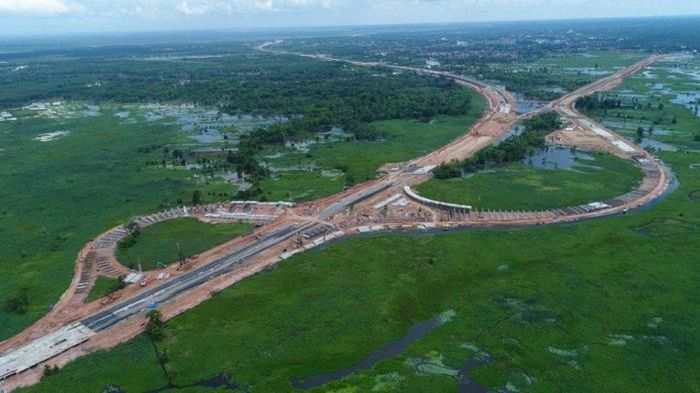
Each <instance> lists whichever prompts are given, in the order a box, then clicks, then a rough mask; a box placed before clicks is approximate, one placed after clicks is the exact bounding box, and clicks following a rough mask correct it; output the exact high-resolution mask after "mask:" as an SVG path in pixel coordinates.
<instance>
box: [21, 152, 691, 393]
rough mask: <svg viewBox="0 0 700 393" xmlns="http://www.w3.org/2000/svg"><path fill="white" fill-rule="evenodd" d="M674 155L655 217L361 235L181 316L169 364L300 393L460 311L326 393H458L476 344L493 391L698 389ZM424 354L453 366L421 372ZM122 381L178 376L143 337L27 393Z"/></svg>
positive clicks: (682, 202)
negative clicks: (673, 186) (295, 382)
mask: <svg viewBox="0 0 700 393" xmlns="http://www.w3.org/2000/svg"><path fill="white" fill-rule="evenodd" d="M662 157H663V159H664V160H665V161H666V162H667V163H668V164H670V165H671V166H672V167H673V168H674V170H675V171H676V174H677V175H678V178H679V180H680V182H681V186H680V188H679V189H678V190H676V191H675V192H674V193H673V194H672V195H670V196H669V197H668V198H667V199H665V200H664V201H662V202H660V203H658V204H657V205H655V206H654V207H653V209H651V210H643V211H635V212H632V213H630V214H628V215H626V216H621V217H611V218H605V219H598V220H591V221H585V222H582V223H577V224H570V225H556V226H545V227H529V228H517V229H499V230H495V229H474V230H469V231H464V232H458V233H452V234H440V235H416V236H409V235H405V236H404V235H400V234H393V235H392V234H387V235H381V236H372V237H363V238H354V239H351V240H348V241H345V242H342V243H337V244H332V245H329V246H327V247H325V248H323V249H318V250H314V251H311V252H307V253H304V254H300V255H298V256H295V257H294V258H292V259H290V260H288V261H286V262H284V263H282V264H281V265H279V266H278V267H277V268H276V269H274V270H273V271H269V272H267V273H265V274H261V275H257V276H255V277H252V278H250V279H247V280H245V281H244V282H242V283H240V284H238V285H236V286H234V287H232V288H230V289H228V290H226V291H224V292H222V293H220V294H218V295H216V296H214V297H213V298H212V299H211V300H209V301H207V302H205V303H204V304H202V305H200V306H199V307H197V308H196V309H194V310H191V311H189V312H187V313H186V314H183V315H181V316H179V317H177V318H175V319H174V320H172V321H170V322H169V323H168V324H167V325H166V328H165V334H166V338H165V340H164V341H163V342H161V343H159V344H158V348H159V351H160V352H161V353H164V354H166V357H165V358H164V359H165V360H164V369H165V370H166V371H167V373H168V374H169V376H170V378H171V380H172V382H173V383H174V384H175V385H177V386H186V385H191V384H193V383H196V382H197V381H201V380H205V379H209V378H212V377H214V376H217V375H219V374H222V373H226V374H229V375H230V379H231V380H232V381H233V382H235V383H236V384H238V385H239V386H240V387H241V389H243V390H246V391H251V392H283V391H291V390H292V388H291V385H290V382H289V379H290V378H292V377H298V378H304V377H307V376H309V375H314V374H318V373H325V372H331V371H334V370H338V369H340V368H342V367H345V366H348V365H350V364H353V363H355V362H357V361H359V360H360V359H362V358H364V357H365V356H367V355H368V354H369V353H371V352H372V351H373V350H374V349H375V348H377V347H379V346H381V345H383V344H384V343H386V342H388V341H391V340H395V339H396V338H398V337H400V336H402V335H403V334H405V332H406V331H407V330H408V328H409V327H410V326H411V325H412V324H413V323H414V322H416V321H424V320H428V319H431V318H433V317H435V316H436V315H438V314H440V313H443V312H445V311H448V310H451V311H452V312H454V317H453V318H451V321H450V322H447V323H445V324H444V325H442V326H440V327H438V328H437V329H436V330H434V331H433V332H431V333H430V334H429V335H428V336H426V337H425V338H423V339H421V340H419V341H417V342H415V343H414V344H413V345H412V346H411V347H409V349H408V350H407V351H406V352H405V353H403V354H401V355H399V356H397V357H396V358H392V359H390V360H387V361H383V362H381V363H379V364H377V365H376V366H375V367H374V368H373V369H372V370H369V371H362V372H358V373H355V374H354V375H353V376H351V377H348V378H346V379H343V380H341V381H337V382H333V383H331V384H329V385H327V386H324V387H322V388H319V389H315V390H312V391H333V392H337V391H344V392H363V391H370V390H372V389H377V390H382V389H385V390H386V389H389V390H397V391H407V392H424V391H450V390H452V391H454V389H455V387H456V381H455V380H454V379H453V378H452V377H450V376H446V375H439V374H438V372H445V370H447V371H448V372H449V371H450V370H454V369H456V368H458V367H459V366H460V364H462V363H464V362H465V361H466V360H468V359H469V358H470V357H472V356H474V353H475V350H477V349H478V350H481V351H486V352H488V353H489V354H491V355H492V357H493V359H494V360H493V361H492V362H491V363H490V364H488V365H486V366H483V367H479V368H477V369H475V370H473V375H474V378H475V379H476V380H477V381H478V382H479V383H481V384H483V385H485V386H487V387H489V388H494V389H497V388H500V389H504V388H505V387H506V384H508V383H509V382H510V383H511V385H512V384H519V385H520V388H523V387H524V386H525V385H527V381H528V379H529V381H530V383H532V386H531V387H529V388H526V389H524V390H523V391H532V392H561V391H577V392H601V391H614V392H639V391H654V392H678V391H698V390H700V379H699V378H698V375H697V370H696V365H697V364H698V362H700V340H699V339H698V334H697V333H698V332H697V326H698V321H699V319H700V310H699V309H698V307H697V306H696V304H697V301H698V297H699V296H700V292H699V290H698V286H697V282H698V280H699V279H700V265H698V260H697V255H699V254H700V238H699V237H698V236H700V204H698V202H697V200H694V199H691V198H689V195H690V194H692V193H693V192H696V191H697V190H700V176H699V172H698V171H700V167H695V169H693V168H691V164H694V163H700V154H694V153H688V154H680V153H666V154H663V155H662ZM505 191H507V190H505V189H504V192H505ZM224 310H225V311H224ZM417 359H428V360H429V361H431V362H432V363H434V364H441V365H444V367H442V368H438V367H433V368H419V369H417V368H416V367H415V364H416V360H417ZM122 365H128V366H126V367H127V368H124V366H122ZM195 365H196V366H195ZM117 370H118V371H117ZM107 384H117V385H119V386H121V387H122V389H123V390H124V391H129V392H139V391H148V390H151V389H157V388H160V387H163V386H166V384H167V378H166V376H165V374H164V373H163V371H162V370H161V366H160V365H159V363H158V361H157V358H156V355H155V352H154V349H153V347H152V345H151V344H150V343H149V341H148V340H147V339H145V338H144V337H143V336H141V337H138V338H137V339H135V340H132V341H130V342H128V343H126V344H123V345H120V346H118V347H116V348H114V349H112V350H109V351H100V352H97V353H95V354H92V355H89V356H87V357H84V358H81V359H79V360H77V361H75V362H73V363H71V364H70V365H68V366H67V367H66V368H64V369H63V370H62V371H60V372H59V373H58V374H56V375H53V376H49V377H46V378H45V379H44V380H43V381H42V383H41V384H39V385H37V386H35V387H32V388H29V389H26V390H25V391H27V392H55V391H64V390H66V389H69V388H70V389H77V388H80V389H81V390H85V391H100V390H101V389H102V388H103V387H104V386H106V385H107ZM183 391H208V390H206V389H204V388H201V389H190V390H183Z"/></svg>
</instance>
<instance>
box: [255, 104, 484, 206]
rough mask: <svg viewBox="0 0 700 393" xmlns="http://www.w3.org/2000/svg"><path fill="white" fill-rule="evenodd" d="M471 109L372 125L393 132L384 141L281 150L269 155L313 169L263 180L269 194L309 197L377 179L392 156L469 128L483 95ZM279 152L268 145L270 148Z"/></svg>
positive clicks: (412, 153)
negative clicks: (461, 113)
mask: <svg viewBox="0 0 700 393" xmlns="http://www.w3.org/2000/svg"><path fill="white" fill-rule="evenodd" d="M472 102H473V105H472V107H473V108H474V109H473V111H472V113H470V114H468V115H467V116H462V117H439V118H437V119H435V120H433V121H432V122H431V123H420V122H417V121H413V120H388V121H381V122H376V123H374V124H373V125H374V126H375V127H376V129H377V130H378V131H381V132H385V133H386V134H387V135H389V137H388V138H387V139H385V140H384V141H381V142H330V143H320V144H316V145H312V146H311V147H310V149H309V151H308V152H306V153H305V152H300V151H295V152H289V151H286V152H282V153H283V154H282V155H281V156H278V157H275V158H270V159H266V160H265V161H266V162H268V163H269V164H271V165H274V166H277V167H291V166H305V165H313V166H314V167H315V168H316V169H315V170H314V171H312V172H304V171H300V170H289V171H280V172H279V174H280V175H281V176H280V178H279V179H277V180H266V181H264V182H263V183H262V184H261V187H262V189H263V195H264V196H265V197H266V198H267V199H268V200H276V199H284V200H287V199H289V194H290V193H291V195H292V197H293V199H294V200H295V201H299V200H311V199H317V198H321V197H325V196H329V195H332V194H334V193H336V192H338V191H341V190H342V189H343V185H345V184H355V183H359V182H362V181H365V180H369V179H374V178H376V176H377V169H379V167H381V166H382V165H383V164H385V163H388V162H403V161H408V160H410V159H412V158H415V157H418V156H420V155H422V154H424V153H427V152H429V151H431V150H433V149H436V148H438V147H440V146H442V145H444V144H447V143H448V142H449V141H451V140H452V139H454V138H456V137H458V136H459V135H461V134H463V133H465V132H466V131H467V130H468V129H469V127H470V126H471V125H472V124H473V123H474V121H476V119H478V118H479V117H480V116H481V113H482V111H483V109H484V108H485V100H484V98H483V97H481V96H477V95H474V97H473V98H472ZM274 153H280V151H267V152H266V154H274ZM339 169H340V170H342V171H343V172H344V175H340V176H333V175H330V176H329V175H324V174H323V173H322V172H323V171H336V172H337V171H338V170H339Z"/></svg>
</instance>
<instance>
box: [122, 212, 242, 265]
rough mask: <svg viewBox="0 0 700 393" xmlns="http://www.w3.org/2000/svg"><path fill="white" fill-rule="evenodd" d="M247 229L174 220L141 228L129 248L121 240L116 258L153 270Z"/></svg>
mask: <svg viewBox="0 0 700 393" xmlns="http://www.w3.org/2000/svg"><path fill="white" fill-rule="evenodd" d="M251 229H252V226H251V225H250V224H241V223H234V224H207V223H204V222H201V221H199V220H197V219H196V218H191V217H185V218H176V219H172V220H167V221H163V222H159V223H156V224H153V225H150V226H148V227H146V228H144V229H141V230H140V231H139V234H138V235H136V237H135V240H136V241H135V242H133V244H132V245H130V246H129V244H128V243H127V242H124V241H123V240H122V241H121V242H120V243H119V245H118V246H117V258H118V259H119V261H120V262H121V263H123V264H125V265H127V266H129V267H131V268H136V267H138V264H139V263H140V264H141V267H142V268H143V269H145V270H150V269H156V268H158V267H159V265H158V264H159V263H160V264H162V265H168V264H170V263H173V262H177V261H179V260H180V258H182V259H183V260H184V259H186V258H189V257H191V256H192V255H195V254H199V253H200V252H203V251H206V250H208V249H210V248H212V247H215V246H217V245H219V244H222V243H225V242H227V241H229V240H232V239H234V238H236V237H238V236H241V235H244V234H247V233H249V232H250V230H251ZM178 247H179V250H180V252H179V253H178Z"/></svg>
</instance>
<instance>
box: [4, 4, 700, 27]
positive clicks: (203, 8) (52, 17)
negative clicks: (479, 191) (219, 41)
mask: <svg viewBox="0 0 700 393" xmlns="http://www.w3.org/2000/svg"><path fill="white" fill-rule="evenodd" d="M660 15H700V0H0V35H44V34H63V33H76V32H120V31H154V30H155V31H157V30H199V29H251V28H271V27H314V26H336V25H367V24H397V23H445V22H470V21H494V20H529V19H562V18H585V17H590V18H605V17H635V16H660Z"/></svg>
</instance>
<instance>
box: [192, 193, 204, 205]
mask: <svg viewBox="0 0 700 393" xmlns="http://www.w3.org/2000/svg"><path fill="white" fill-rule="evenodd" d="M200 203H202V191H200V190H194V191H192V204H193V205H199V204H200Z"/></svg>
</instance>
